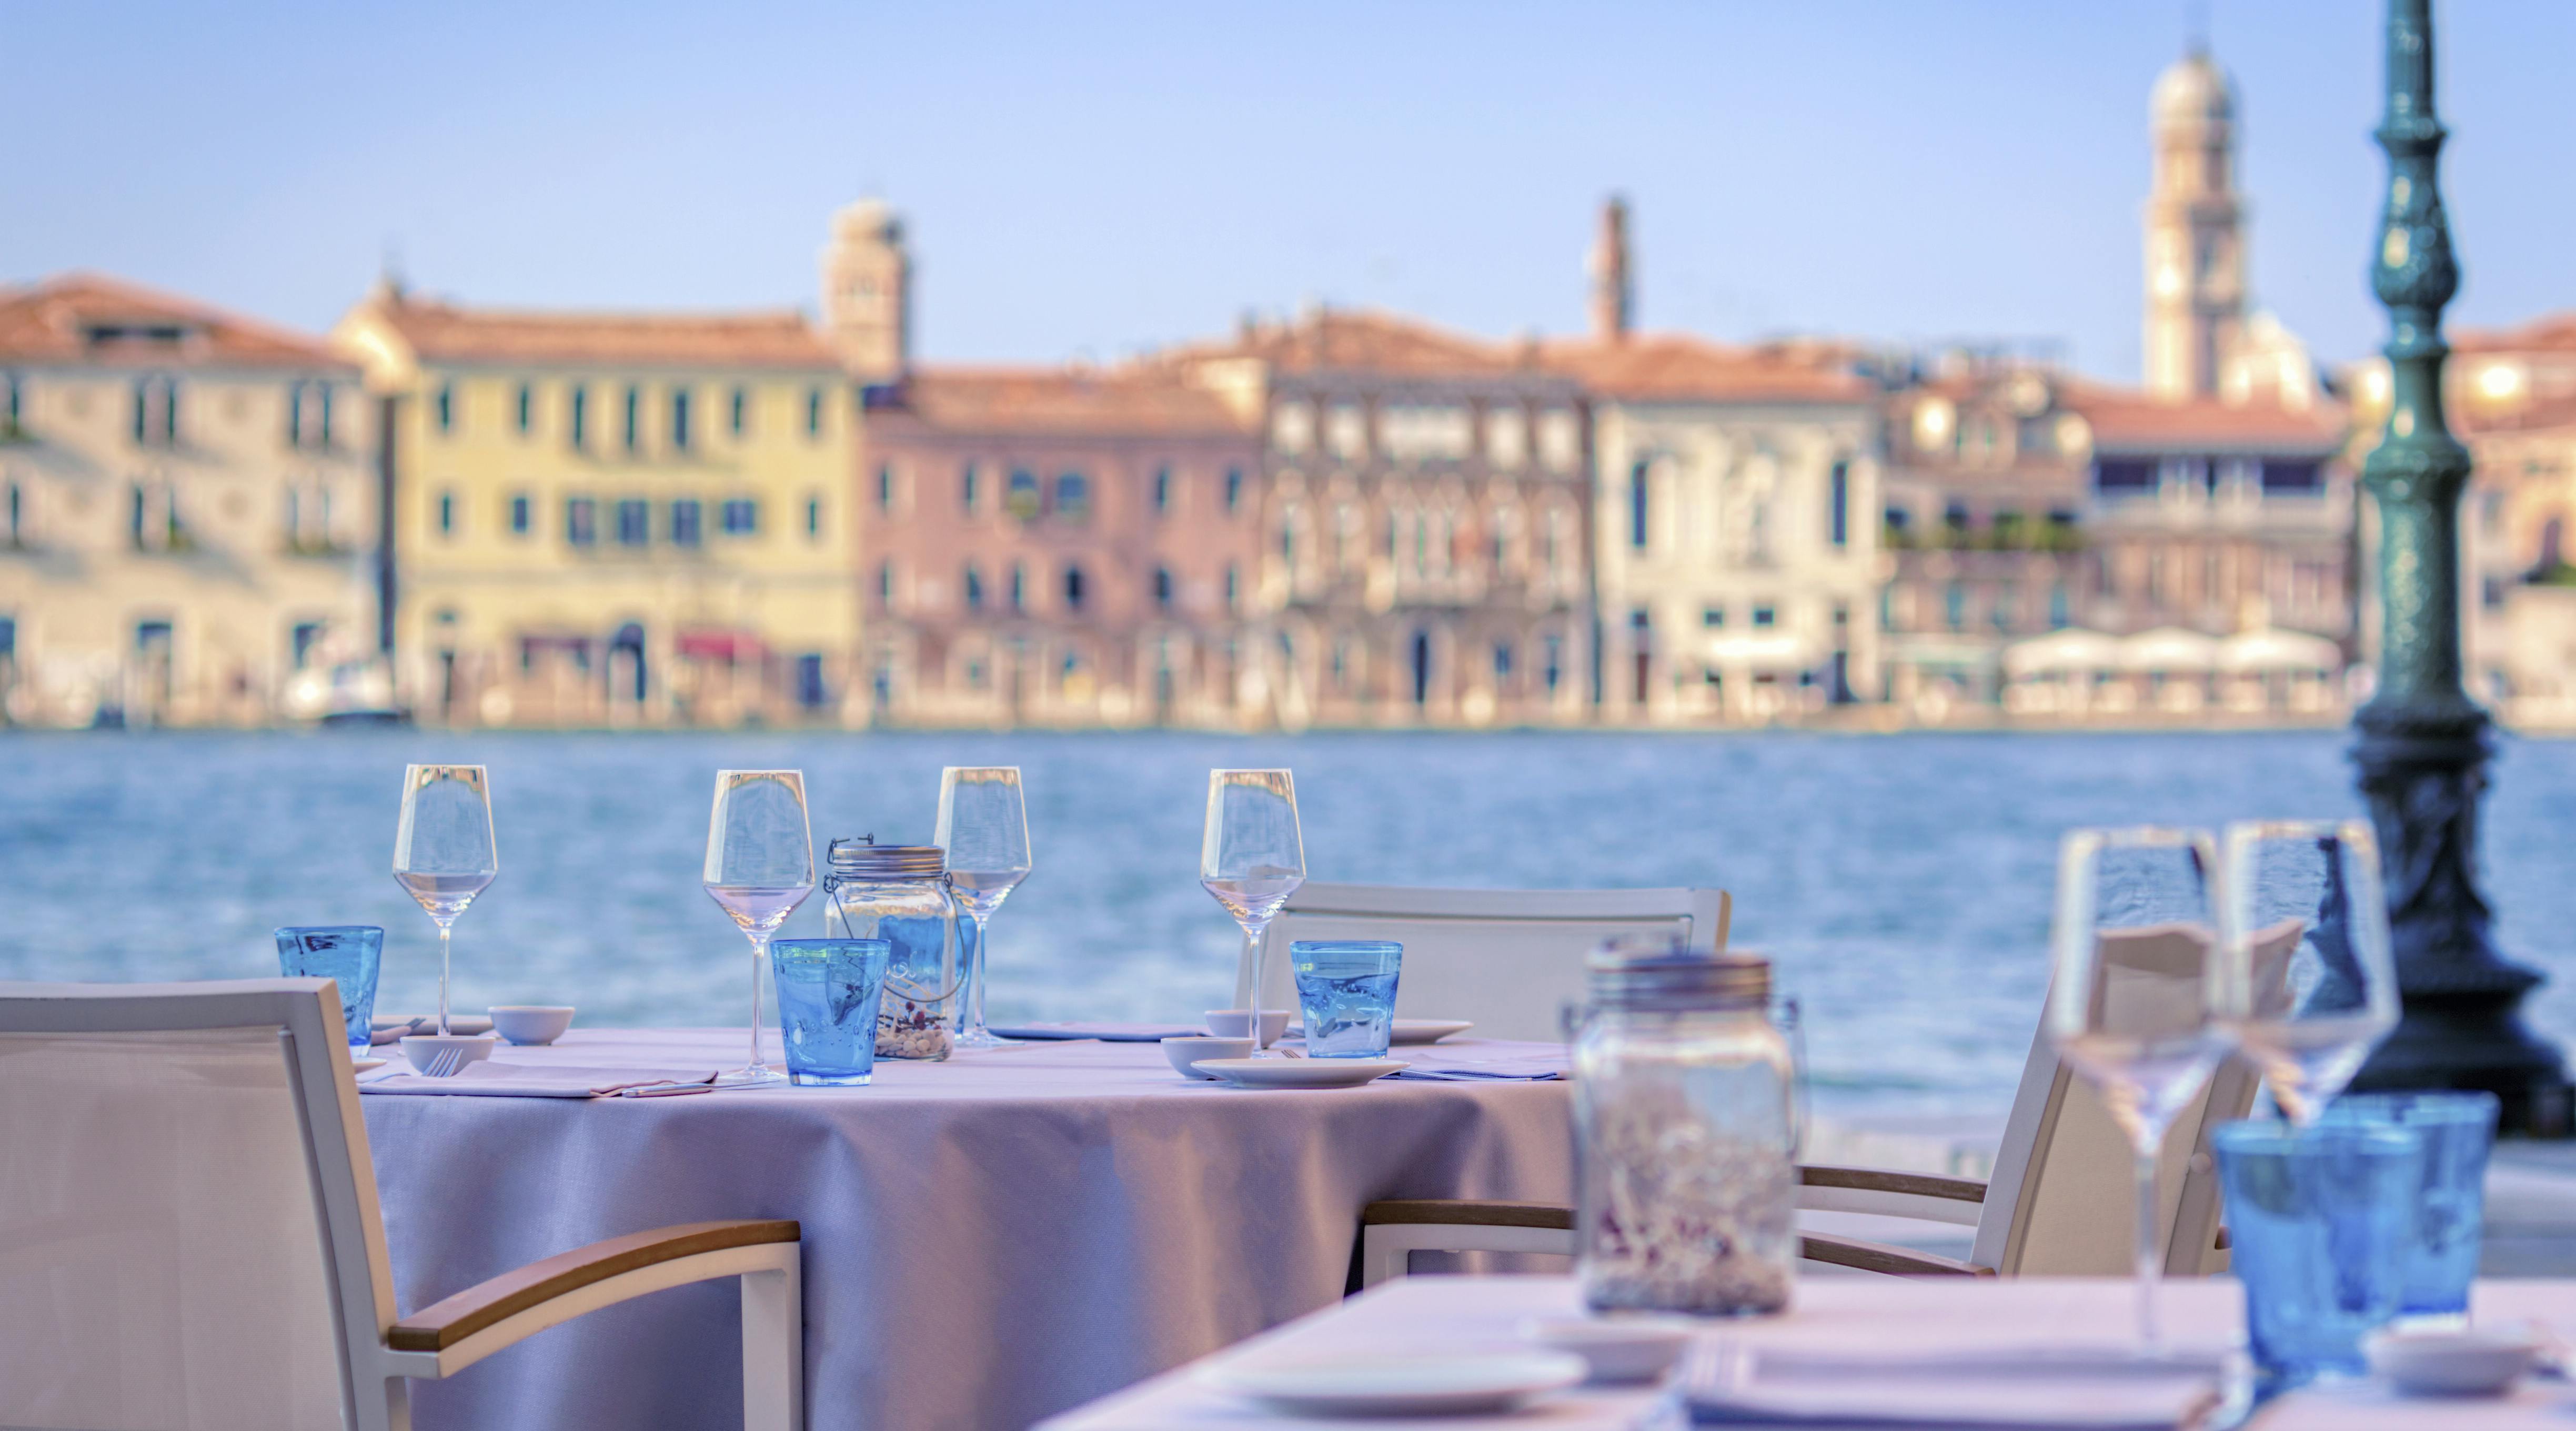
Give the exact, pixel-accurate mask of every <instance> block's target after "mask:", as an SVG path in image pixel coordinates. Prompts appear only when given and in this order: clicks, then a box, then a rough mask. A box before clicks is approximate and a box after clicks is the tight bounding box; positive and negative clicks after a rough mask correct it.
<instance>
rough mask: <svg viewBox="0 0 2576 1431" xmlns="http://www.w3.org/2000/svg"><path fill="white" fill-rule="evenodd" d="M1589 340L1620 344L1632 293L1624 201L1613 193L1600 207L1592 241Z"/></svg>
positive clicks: (1631, 306) (1625, 335) (1633, 297)
mask: <svg viewBox="0 0 2576 1431" xmlns="http://www.w3.org/2000/svg"><path fill="white" fill-rule="evenodd" d="M1590 267H1591V271H1592V305H1591V306H1592V337H1593V339H1594V341H1596V342H1602V343H1624V342H1626V341H1627V339H1628V323H1629V319H1630V317H1631V315H1632V314H1633V312H1634V307H1635V302H1636V290H1635V286H1634V282H1635V281H1634V279H1633V278H1632V277H1631V275H1630V273H1629V271H1628V201H1627V200H1626V199H1623V198H1621V197H1619V196H1618V195H1616V194H1613V195H1611V196H1610V201H1609V202H1608V203H1606V204H1603V205H1602V206H1601V232H1600V234H1599V235H1598V236H1596V237H1595V238H1594V239H1593V240H1592V262H1591V265H1590Z"/></svg>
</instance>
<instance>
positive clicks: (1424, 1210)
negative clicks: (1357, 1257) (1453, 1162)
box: [1360, 1198, 1574, 1231]
mask: <svg viewBox="0 0 2576 1431" xmlns="http://www.w3.org/2000/svg"><path fill="white" fill-rule="evenodd" d="M1390 1222H1429V1223H1438V1224H1441V1225H1443V1226H1457V1225H1465V1226H1469V1227H1553V1228H1557V1229H1559V1230H1561V1231H1572V1230H1573V1228H1574V1209H1572V1208H1570V1207H1565V1206H1562V1205H1560V1204H1557V1203H1549V1202H1484V1201H1478V1200H1476V1199H1472V1198H1393V1199H1390V1200H1388V1201H1386V1202H1373V1203H1370V1204H1369V1205H1368V1206H1366V1207H1364V1208H1361V1209H1360V1226H1362V1227H1375V1226H1379V1225H1381V1224H1384V1223H1390Z"/></svg>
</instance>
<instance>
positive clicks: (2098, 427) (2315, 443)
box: [2058, 382, 2344, 453]
mask: <svg viewBox="0 0 2576 1431" xmlns="http://www.w3.org/2000/svg"><path fill="white" fill-rule="evenodd" d="M2058 401H2059V402H2060V403H2061V404H2063V405H2064V406H2066V407H2069V408H2072V409H2074V410H2075V411H2076V412H2079V413H2081V414H2083V415H2084V420H2085V421H2086V422H2088V423H2090V424H2092V427H2093V446H2094V449H2095V450H2096V451H2100V450H2103V449H2109V450H2112V451H2122V450H2127V451H2142V450H2172V449H2177V448H2185V447H2241V448H2260V449H2273V450H2291V451H2313V452H2318V453H2325V452H2331V451H2333V450H2334V449H2336V448H2338V447H2340V446H2342V445H2343V439H2344V412H2343V409H2342V408H2341V407H2338V406H2336V405H2335V404H2333V403H2331V402H2327V401H2324V400H2322V399H2320V400H2319V401H2318V403H2317V404H2316V406H2314V407H2311V408H2308V409H2307V410H2305V411H2300V410H2297V409H2294V408H2288V407H2282V406H2278V405H2276V404H2272V403H2259V402H2258V403H2245V404H2241V405H2240V404H2235V403H2227V402H2222V401H2220V400H2218V399H2216V398H2195V399H2192V400H2190V401H2185V402H2166V401H2162V400H2160V399H2157V398H2153V397H2149V396H2148V395H2147V394H2145V393H2143V392H2139V391H2137V390H2135V389H2132V388H2112V387H2101V386H2096V385H2093V384H2090V383H2084V384H2078V383H2074V382H2068V383H2065V384H2063V385H2062V386H2061V387H2060V389H2059V393H2058Z"/></svg>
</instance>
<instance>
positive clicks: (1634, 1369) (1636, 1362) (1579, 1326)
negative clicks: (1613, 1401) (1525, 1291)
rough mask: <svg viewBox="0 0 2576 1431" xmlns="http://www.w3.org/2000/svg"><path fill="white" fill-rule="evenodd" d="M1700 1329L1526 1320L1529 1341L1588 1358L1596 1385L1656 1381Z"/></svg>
mask: <svg viewBox="0 0 2576 1431" xmlns="http://www.w3.org/2000/svg"><path fill="white" fill-rule="evenodd" d="M1698 1331H1699V1329H1698V1328H1697V1327H1694V1326H1693V1325H1691V1324H1690V1323H1689V1322H1685V1321H1682V1320H1680V1319H1679V1318H1675V1317H1524V1318H1522V1319H1521V1324H1520V1333H1521V1339H1522V1340H1523V1341H1529V1342H1536V1343H1537V1344H1538V1345H1540V1346H1543V1347H1550V1348H1553V1349H1555V1350H1557V1351H1561V1352H1571V1353H1573V1354H1574V1355H1576V1356H1579V1357H1581V1358H1583V1362H1584V1365H1586V1366H1589V1367H1590V1368H1592V1379H1593V1380H1594V1381H1605V1382H1620V1381H1652V1380H1654V1379H1655V1378H1656V1377H1659V1376H1661V1375H1663V1374H1664V1373H1665V1372H1666V1371H1667V1370H1669V1369H1671V1367H1672V1364H1673V1363H1674V1362H1675V1361H1676V1360H1678V1359H1679V1358H1680V1357H1681V1354H1682V1349H1683V1348H1685V1347H1687V1346H1689V1345H1690V1340H1691V1338H1692V1337H1693V1336H1696V1335H1697V1334H1698Z"/></svg>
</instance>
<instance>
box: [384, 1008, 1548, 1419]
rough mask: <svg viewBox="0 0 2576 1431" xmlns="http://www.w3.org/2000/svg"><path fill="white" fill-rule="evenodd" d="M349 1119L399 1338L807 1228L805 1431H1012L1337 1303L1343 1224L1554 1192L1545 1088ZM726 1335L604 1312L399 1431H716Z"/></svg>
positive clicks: (439, 1113)
mask: <svg viewBox="0 0 2576 1431" xmlns="http://www.w3.org/2000/svg"><path fill="white" fill-rule="evenodd" d="M743 1038H744V1035H743V1032H742V1031H741V1030H740V1029H732V1030H714V1029H697V1030H581V1029H577V1030H574V1031H573V1032H572V1033H570V1034H567V1035H566V1036H565V1037H564V1038H563V1039H562V1040H560V1041H559V1042H558V1043H557V1044H555V1045H553V1046H551V1047H546V1048H512V1047H507V1046H504V1047H503V1048H501V1049H500V1050H499V1051H498V1052H496V1053H495V1055H494V1058H495V1060H496V1061H499V1062H505V1063H516V1064H526V1065H530V1066H531V1067H532V1068H533V1067H549V1066H551V1067H563V1068H606V1069H615V1068H632V1069H639V1070H677V1069H696V1070H706V1071H712V1070H715V1069H718V1068H722V1067H727V1066H730V1064H731V1063H733V1062H737V1061H739V1058H740V1054H741V1046H742V1041H743ZM774 1046H775V1045H774V1044H773V1047H774ZM1397 1052H1398V1055H1399V1056H1403V1055H1405V1054H1408V1053H1410V1054H1413V1055H1416V1056H1420V1055H1423V1054H1426V1053H1429V1052H1430V1051H1428V1050H1419V1049H1417V1050H1398V1051H1397ZM1439 1055H1440V1056H1441V1057H1443V1058H1447V1059H1458V1060H1473V1059H1476V1058H1479V1057H1490V1058H1494V1059H1497V1060H1510V1061H1513V1062H1515V1063H1518V1062H1525V1061H1526V1060H1529V1059H1533V1058H1537V1059H1544V1058H1546V1057H1548V1056H1550V1046H1546V1045H1535V1044H1511V1043H1502V1042H1495V1041H1473V1040H1470V1041H1465V1042H1464V1043H1463V1044H1462V1043H1461V1042H1460V1041H1457V1040H1453V1041H1451V1043H1449V1044H1444V1045H1442V1046H1441V1047H1440V1049H1439ZM363 1107H364V1109H365V1114H366V1121H367V1135H368V1141H369V1143H370V1145H371V1147H372V1150H373V1153H374V1159H375V1169H376V1182H377V1186H378V1189H379V1196H380V1199H381V1201H382V1203H383V1207H384V1220H385V1229H386V1236H387V1240H388V1241H389V1242H390V1244H391V1252H392V1257H393V1265H394V1268H395V1276H396V1287H395V1292H396V1299H397V1302H398V1305H399V1306H400V1307H401V1308H402V1309H403V1310H404V1311H406V1312H408V1311H411V1310H414V1309H417V1308H420V1307H423V1306H426V1305H428V1304H429V1303H431V1302H433V1301H436V1300H438V1299H439V1298H441V1297H444V1296H446V1295H448V1294H450V1293H452V1292H456V1291H458V1290H461V1289H463V1288H465V1287H468V1286H471V1285H473V1284H474V1283H475V1282H477V1281H479V1280H481V1279H483V1278H485V1277H488V1276H491V1275H493V1274H495V1273H498V1272H501V1271H503V1270H505V1269H508V1268H511V1267H515V1266H518V1265H520V1264H523V1263H526V1262H529V1261H532V1260H535V1259H537V1258H541V1257H546V1256H550V1255H552V1254H554V1253H558V1252H563V1251H566V1250H569V1249H571V1248H573V1247H577V1246H580V1245H582V1244H584V1243H588V1242H592V1241H596V1240H598V1239H601V1238H606V1237H613V1236H617V1235H620V1234H623V1233H630V1232H637V1231H641V1230H644V1229H648V1228H654V1227H661V1226H666V1225H670V1224H674V1223H683V1222H694V1221H702V1220H708V1219H717V1218H755V1217H756V1218H793V1219H795V1220H796V1221H797V1222H799V1223H800V1224H802V1226H803V1229H804V1268H805V1374H806V1405H807V1408H808V1413H807V1424H808V1425H809V1426H810V1427H812V1428H813V1431H858V1428H869V1431H934V1428H935V1429H936V1431H949V1429H950V1428H976V1431H984V1428H997V1427H1017V1426H1025V1425H1028V1424H1030V1423H1031V1422H1034V1421H1036V1420H1039V1419H1041V1418H1043V1417H1045V1416H1048V1415H1050V1414H1053V1413H1055V1412H1059V1411H1062V1410H1065V1409H1066V1408H1069V1407H1072V1406H1075V1405H1078V1404H1080V1403H1082V1402H1084V1401H1087V1400H1090V1399H1092V1398H1094V1397H1097V1396H1100V1395H1103V1394H1105V1393H1107V1392H1110V1391H1114V1390H1116V1389H1118V1388H1120V1387H1123V1386H1126V1385H1129V1384H1130V1383H1133V1382H1135V1381H1137V1380H1139V1379H1141V1378H1144V1377H1147V1376H1151V1375H1154V1374H1155V1373H1158V1372H1161V1371H1164V1370H1166V1369H1168V1368H1171V1367H1174V1366H1178V1365H1180V1364H1182V1363H1184V1362H1187V1361H1189V1360H1191V1359H1192V1358H1195V1357H1199V1356H1203V1355H1205V1354H1207V1353H1209V1352H1212V1351H1215V1350H1217V1349H1218V1348H1220V1347H1222V1346H1225V1345H1227V1344H1229V1343H1231V1342H1234V1341H1237V1340H1240V1339H1241V1338H1243V1337H1246V1336H1249V1335H1251V1334H1253V1333H1255V1332H1258V1331H1261V1330H1263V1329H1264V1328H1267V1327H1270V1326H1273V1325H1276V1324H1278V1323H1281V1322H1284V1321H1286V1320H1288V1319H1290V1318H1293V1317H1296V1316H1299V1315H1302V1314H1305V1313H1308V1312H1312V1311H1315V1310H1317V1309H1318V1308H1321V1307H1324V1306H1327V1305H1329V1304H1331V1303H1332V1302H1333V1301H1334V1300H1336V1299H1337V1298H1339V1297H1340V1296H1341V1294H1342V1292H1343V1288H1344V1279H1345V1277H1346V1275H1347V1269H1348V1267H1349V1259H1350V1254H1351V1244H1352V1240H1353V1238H1354V1236H1355V1235H1356V1231H1357V1223H1358V1216H1359V1211H1360V1209H1361V1207H1362V1206H1363V1205H1365V1204H1366V1203H1369V1202H1371V1201H1374V1200H1377V1199H1381V1198H1509V1199H1529V1200H1544V1201H1553V1202H1563V1201H1566V1200H1568V1198H1569V1196H1570V1191H1571V1186H1572V1169H1571V1160H1572V1151H1571V1137H1570V1133H1569V1117H1570V1113H1569V1099H1568V1097H1567V1085H1566V1084H1564V1083H1561V1082H1552V1081H1550V1082H1526V1081H1503V1080H1494V1081H1476V1080H1468V1081H1412V1080H1392V1079H1390V1080H1381V1081H1379V1082H1376V1083H1372V1084H1368V1085H1366V1086H1363V1087H1358V1088H1348V1089H1277V1090H1273V1089H1262V1090H1252V1089H1239V1088H1233V1087H1227V1086H1223V1085H1219V1084H1216V1083H1212V1082H1206V1081H1201V1080H1191V1079H1184V1078H1182V1077H1180V1076H1179V1075H1178V1074H1176V1073H1174V1071H1173V1070H1172V1068H1171V1067H1170V1065H1169V1064H1168V1063H1167V1062H1166V1061H1165V1059H1164V1057H1163V1054H1162V1051H1161V1050H1160V1049H1159V1048H1158V1047H1156V1046H1155V1045H1153V1044H1151V1043H1098V1042H1063V1043H1031V1044H1022V1045H1017V1046H1012V1047H1007V1048H1002V1049H995V1050H985V1051H973V1052H968V1051H961V1052H959V1053H957V1054H956V1055H954V1056H953V1057H951V1058H950V1059H949V1060H947V1061H946V1062H944V1063H904V1062H895V1061H880V1062H879V1063H878V1064H877V1067H876V1079H875V1082H874V1083H873V1084H872V1085H871V1086H868V1087H862V1088H846V1089H837V1088H812V1087H807V1088H793V1087H771V1088H748V1089H719V1090H716V1091H713V1092H708V1093H700V1094H692V1095H688V1096H682V1097H656V1098H616V1097H610V1098H594V1099H560V1098H515V1097H458V1096H409V1095H397V1094H392V1093H382V1094H375V1095H370V1096H368V1097H366V1098H365V1099H364V1100H363ZM736 1317H737V1312H736V1308H735V1303H734V1297H733V1293H732V1291H731V1288H730V1286H729V1285H706V1286H697V1287H687V1288H681V1289H677V1290H674V1291H670V1292H665V1293H660V1294H657V1295H656V1296H654V1297H651V1298H647V1299H644V1300H642V1301H638V1302H633V1303H629V1304H626V1305H623V1306H619V1307H613V1308H610V1309H608V1310H606V1311H603V1312H601V1313H598V1314H596V1315H594V1316H590V1317H586V1318H583V1319H581V1320H580V1321H579V1322H576V1323H573V1324H569V1325H566V1326H563V1327H558V1328H555V1329H553V1330H551V1331H548V1332H546V1333H544V1334H543V1335H541V1336H539V1337H537V1338H535V1339H533V1340H531V1341H529V1342H527V1343H525V1344H523V1345H521V1346H519V1347H516V1348H513V1349H511V1350H509V1351H506V1352H503V1353H501V1354H499V1355H497V1356H495V1357H493V1358H492V1359H491V1360H489V1361H488V1362H485V1363H483V1364H482V1365H480V1366H477V1367H476V1368H474V1369H473V1370H472V1371H471V1372H468V1373H466V1374H465V1375H462V1376H460V1377H457V1378H454V1379H452V1380H448V1381H441V1382H435V1383H422V1384H420V1385H419V1386H418V1387H416V1388H415V1391H414V1398H415V1399H414V1414H415V1418H416V1420H417V1423H418V1424H419V1425H420V1426H421V1427H423V1428H424V1431H436V1428H439V1427H466V1426H502V1425H544V1426H550V1427H557V1428H564V1431H575V1428H591V1427H599V1428H607V1427H631V1426H642V1425H650V1426H654V1427H656V1428H687V1427H700V1426H703V1427H730V1426H734V1425H737V1424H739V1420H740V1415H741V1402H740V1376H741V1367H740V1357H739V1354H738V1351H737V1345H738V1343H737V1341H736V1331H735V1328H736V1326H737V1321H736Z"/></svg>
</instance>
